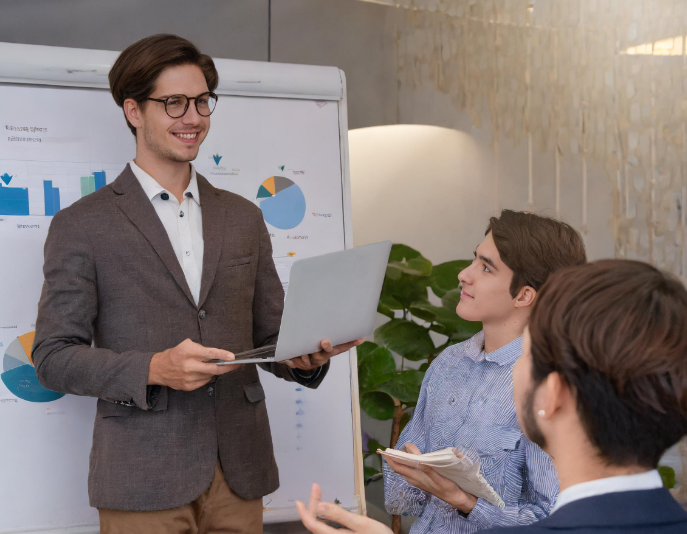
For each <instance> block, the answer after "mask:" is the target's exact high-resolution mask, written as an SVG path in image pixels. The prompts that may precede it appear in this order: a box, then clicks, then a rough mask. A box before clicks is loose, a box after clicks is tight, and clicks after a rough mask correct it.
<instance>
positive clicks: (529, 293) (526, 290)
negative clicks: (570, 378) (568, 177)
mask: <svg viewBox="0 0 687 534" xmlns="http://www.w3.org/2000/svg"><path fill="white" fill-rule="evenodd" d="M132 124H133V123H132ZM535 298H537V292H536V291H535V289H534V288H533V287H530V286H523V287H521V288H520V291H518V294H517V295H516V296H515V307H516V308H527V307H528V306H532V304H534V299H535Z"/></svg>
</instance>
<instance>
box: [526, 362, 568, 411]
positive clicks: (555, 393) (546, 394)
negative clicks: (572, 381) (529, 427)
mask: <svg viewBox="0 0 687 534" xmlns="http://www.w3.org/2000/svg"><path fill="white" fill-rule="evenodd" d="M539 394H540V396H539V398H538V399H537V400H538V402H537V405H535V410H536V412H538V417H541V418H542V419H550V418H551V417H553V416H554V415H555V414H556V413H558V412H559V411H560V410H561V409H562V408H564V407H566V406H567V405H568V404H569V402H570V400H573V399H572V396H571V395H570V388H569V387H568V384H567V382H566V381H565V380H563V377H562V376H561V375H560V374H558V373H556V372H555V371H554V372H552V373H549V376H547V377H546V380H544V383H543V384H542V386H541V388H540V391H539ZM541 410H543V411H544V412H543V413H540V411H541Z"/></svg>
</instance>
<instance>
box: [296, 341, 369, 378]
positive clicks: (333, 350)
mask: <svg viewBox="0 0 687 534" xmlns="http://www.w3.org/2000/svg"><path fill="white" fill-rule="evenodd" d="M363 341H365V339H356V340H355V341H350V342H349V343H342V344H341V345H336V346H334V345H332V344H331V343H330V342H329V341H328V340H326V339H324V340H322V341H321V342H320V347H321V348H322V350H320V351H318V352H315V353H313V354H304V355H303V356H298V357H296V358H292V359H290V360H284V363H285V364H286V365H288V366H289V367H291V369H300V370H301V371H311V370H312V369H317V368H318V367H321V366H322V365H324V364H325V363H327V362H328V361H329V359H330V358H332V357H334V356H336V355H338V354H341V353H342V352H346V351H349V350H351V349H352V348H353V347H357V346H358V345H360V344H361V343H362V342H363Z"/></svg>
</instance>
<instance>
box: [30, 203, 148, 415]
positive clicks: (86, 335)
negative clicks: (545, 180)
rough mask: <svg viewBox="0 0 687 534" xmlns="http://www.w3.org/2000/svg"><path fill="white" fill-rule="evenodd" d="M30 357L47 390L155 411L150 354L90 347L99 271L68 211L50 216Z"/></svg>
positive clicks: (82, 229) (79, 225) (81, 232)
mask: <svg viewBox="0 0 687 534" xmlns="http://www.w3.org/2000/svg"><path fill="white" fill-rule="evenodd" d="M43 275H44V278H45V280H44V282H43V289H42V292H41V298H40V301H39V303H38V318H37V320H36V338H35V341H34V345H33V350H32V358H33V362H34V365H35V367H36V374H37V376H38V380H39V381H40V383H41V384H42V385H43V386H44V387H46V388H48V389H51V390H55V391H61V392H64V393H71V394H73V395H86V396H91V397H98V398H101V399H103V400H106V401H110V402H115V403H119V404H126V405H135V406H137V407H138V408H141V409H143V410H146V409H149V408H153V405H152V404H153V402H149V397H153V396H154V395H152V396H151V395H149V393H150V392H151V388H149V387H148V386H147V383H148V370H149V367H150V360H151V358H152V357H153V354H154V353H153V352H141V351H126V352H122V353H117V352H114V351H112V350H109V349H103V348H95V347H92V346H91V345H92V340H93V334H94V324H95V321H96V318H97V314H98V288H97V278H96V276H97V273H96V267H95V262H94V257H93V250H92V248H91V244H90V241H89V237H88V235H87V234H86V232H84V228H83V225H82V224H80V221H79V219H78V216H77V215H76V214H75V213H74V212H73V211H72V210H69V209H65V210H61V211H59V212H58V213H57V214H56V215H55V216H54V218H53V220H52V224H51V225H50V229H49V231H48V237H47V240H46V242H45V248H44V264H43Z"/></svg>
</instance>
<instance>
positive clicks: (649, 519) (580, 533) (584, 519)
mask: <svg viewBox="0 0 687 534" xmlns="http://www.w3.org/2000/svg"><path fill="white" fill-rule="evenodd" d="M560 531H565V532H568V533H570V534H573V533H575V534H617V533H618V532H622V533H623V534H640V533H648V532H650V533H654V534H678V533H685V532H687V512H686V511H685V510H684V509H683V508H682V507H681V506H680V505H679V504H678V503H677V501H676V500H675V499H674V498H673V497H672V495H671V494H670V492H668V490H666V489H662V488H661V489H653V490H638V491H622V492H615V493H607V494H604V495H598V496H595V497H587V498H585V499H579V500H577V501H573V502H571V503H569V504H566V505H565V506H562V507H561V508H560V509H559V510H557V511H556V512H554V513H553V514H551V515H550V516H549V517H547V518H545V519H542V520H541V521H539V522H537V523H533V524H531V525H527V526H521V527H507V528H498V529H496V528H494V529H489V530H484V531H481V532H485V533H487V532H488V533H490V534H526V533H529V532H531V533H532V534H543V533H544V532H560Z"/></svg>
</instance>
